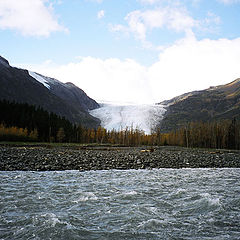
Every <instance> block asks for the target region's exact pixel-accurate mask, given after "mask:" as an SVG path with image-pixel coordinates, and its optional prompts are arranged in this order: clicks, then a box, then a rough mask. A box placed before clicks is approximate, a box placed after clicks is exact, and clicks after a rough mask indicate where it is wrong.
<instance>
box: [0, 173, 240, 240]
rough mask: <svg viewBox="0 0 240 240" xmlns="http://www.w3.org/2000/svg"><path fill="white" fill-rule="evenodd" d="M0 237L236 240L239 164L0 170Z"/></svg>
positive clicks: (239, 218)
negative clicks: (227, 166)
mask: <svg viewBox="0 0 240 240" xmlns="http://www.w3.org/2000/svg"><path fill="white" fill-rule="evenodd" d="M0 239H4V240H5V239H11V240H14V239H102V240H104V239H114V240H117V239H142V240H143V239H151V240H154V239H194V240H195V239H201V240H202V239H209V240H210V239H211V240H212V239H216V240H221V239H231V240H233V239H240V169H158V170H155V169H154V170H128V171H117V170H111V171H89V172H78V171H63V172H18V171H15V172H0Z"/></svg>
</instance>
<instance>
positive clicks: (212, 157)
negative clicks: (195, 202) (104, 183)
mask: <svg viewBox="0 0 240 240" xmlns="http://www.w3.org/2000/svg"><path fill="white" fill-rule="evenodd" d="M141 150H142V148H137V147H133V148H132V147H131V148H128V147H85V148H83V147H74V148H71V147H51V148H49V147H44V146H28V147H23V146H0V171H15V170H23V171H55V170H80V171H87V170H107V169H152V168H239V167H240V151H231V150H206V149H186V148H180V147H155V148H154V149H153V151H152V152H151V151H145V152H144V151H141Z"/></svg>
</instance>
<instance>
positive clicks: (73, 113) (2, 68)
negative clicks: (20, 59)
mask: <svg viewBox="0 0 240 240" xmlns="http://www.w3.org/2000/svg"><path fill="white" fill-rule="evenodd" d="M56 83H58V84H55V83H54V84H55V85H56V86H55V85H54V84H53V85H54V86H52V91H51V88H50V89H48V88H46V87H45V86H44V85H43V84H42V83H40V82H39V81H37V80H36V79H35V78H33V77H32V76H30V75H29V72H28V71H27V70H23V69H18V68H15V67H11V66H10V65H9V63H8V61H7V60H6V59H4V58H2V57H1V56H0V100H3V99H5V100H8V101H11V102H12V101H14V102H17V103H28V104H30V105H35V106H37V107H38V106H39V107H41V108H43V109H44V110H47V111H48V112H53V113H55V114H57V115H59V116H63V117H65V118H66V119H68V120H69V121H71V122H72V123H76V124H81V125H83V126H86V127H91V128H92V127H93V128H97V127H98V126H99V124H100V121H99V120H98V119H96V118H94V117H93V116H91V115H90V114H89V113H88V109H92V108H97V107H98V104H97V103H96V102H95V101H94V100H92V99H90V98H89V97H87V95H86V94H85V93H84V92H83V91H81V89H79V88H77V87H76V86H75V87H73V86H71V88H70V87H69V84H68V85H67V84H63V83H62V84H60V82H59V81H56Z"/></svg>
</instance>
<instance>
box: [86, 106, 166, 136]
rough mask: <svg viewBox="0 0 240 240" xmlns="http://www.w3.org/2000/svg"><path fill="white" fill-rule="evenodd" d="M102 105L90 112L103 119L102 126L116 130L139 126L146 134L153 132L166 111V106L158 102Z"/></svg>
mask: <svg viewBox="0 0 240 240" xmlns="http://www.w3.org/2000/svg"><path fill="white" fill-rule="evenodd" d="M100 106H101V107H100V108H97V109H94V110H91V111H89V113H90V114H91V115H92V116H94V117H96V118H98V119H100V120H101V126H102V127H104V128H106V129H107V130H113V129H115V130H116V131H120V130H124V129H126V127H128V128H133V129H136V128H137V129H139V130H142V131H144V132H145V134H151V132H152V131H153V129H154V128H155V127H156V126H157V124H159V122H160V121H161V120H162V118H163V115H164V113H165V112H166V106H164V105H156V104H144V105H137V104H115V103H100Z"/></svg>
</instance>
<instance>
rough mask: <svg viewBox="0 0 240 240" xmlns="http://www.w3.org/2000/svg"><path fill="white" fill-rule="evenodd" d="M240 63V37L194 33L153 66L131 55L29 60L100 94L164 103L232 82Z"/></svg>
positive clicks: (111, 98) (48, 72) (42, 70)
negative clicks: (215, 37)
mask: <svg viewBox="0 0 240 240" xmlns="http://www.w3.org/2000/svg"><path fill="white" fill-rule="evenodd" d="M79 59H80V58H79ZM51 64H52V63H51ZM239 66H240V38H238V39H234V40H228V39H219V40H210V39H204V40H201V41H198V40H196V39H195V38H194V37H193V36H192V37H189V38H185V39H182V40H179V41H178V42H176V43H175V44H173V45H172V46H170V47H168V48H166V49H165V50H164V51H163V52H161V53H160V54H159V60H158V61H157V62H155V63H154V64H153V65H151V66H150V67H145V66H143V65H141V64H139V63H137V62H136V61H134V60H130V59H126V60H124V61H121V60H119V59H106V60H102V59H97V58H93V57H82V58H81V59H80V60H78V62H77V63H69V64H67V65H63V66H54V65H47V63H44V65H43V66H38V67H37V66H26V65H25V67H27V68H30V70H34V71H38V72H39V73H42V74H45V75H48V76H51V77H55V78H57V79H59V80H61V81H63V82H67V81H71V82H73V83H74V84H76V85H77V86H79V87H80V88H82V89H83V90H84V91H86V93H87V94H89V95H90V96H91V97H93V98H94V99H97V100H109V101H121V102H126V101H127V102H138V103H150V102H159V101H161V100H165V99H169V98H172V97H175V96H177V95H180V94H183V93H185V92H188V91H193V90H201V89H205V88H208V87H210V86H214V85H220V84H225V83H228V82H230V81H233V80H235V79H236V78H239V77H240V71H239Z"/></svg>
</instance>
